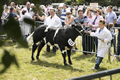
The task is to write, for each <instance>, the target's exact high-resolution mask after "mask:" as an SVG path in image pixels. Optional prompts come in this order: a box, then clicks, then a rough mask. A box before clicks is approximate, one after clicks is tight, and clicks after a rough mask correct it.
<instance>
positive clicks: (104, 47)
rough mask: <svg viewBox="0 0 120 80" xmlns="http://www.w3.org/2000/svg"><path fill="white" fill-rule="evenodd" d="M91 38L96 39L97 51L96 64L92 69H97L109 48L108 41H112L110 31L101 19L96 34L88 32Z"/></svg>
mask: <svg viewBox="0 0 120 80" xmlns="http://www.w3.org/2000/svg"><path fill="white" fill-rule="evenodd" d="M88 33H89V34H90V35H91V36H96V37H98V38H99V39H98V51H97V59H96V64H95V66H94V67H93V68H92V69H93V70H94V69H99V68H100V67H99V65H100V63H101V62H102V60H103V58H104V57H106V55H107V52H108V49H109V47H110V41H111V40H112V35H111V33H110V31H109V30H108V29H107V28H106V27H105V20H104V19H101V20H100V21H99V28H98V29H97V30H96V32H88Z"/></svg>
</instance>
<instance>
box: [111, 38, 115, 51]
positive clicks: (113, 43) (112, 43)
mask: <svg viewBox="0 0 120 80" xmlns="http://www.w3.org/2000/svg"><path fill="white" fill-rule="evenodd" d="M112 45H113V47H114V53H116V36H114V39H112V41H111V46H112Z"/></svg>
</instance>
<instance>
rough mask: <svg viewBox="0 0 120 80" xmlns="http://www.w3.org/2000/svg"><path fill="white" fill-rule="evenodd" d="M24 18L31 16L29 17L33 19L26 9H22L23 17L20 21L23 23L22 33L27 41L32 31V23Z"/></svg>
mask: <svg viewBox="0 0 120 80" xmlns="http://www.w3.org/2000/svg"><path fill="white" fill-rule="evenodd" d="M24 18H29V19H32V17H31V15H30V14H29V13H27V11H26V10H23V11H22V17H21V18H20V19H19V21H20V23H21V32H22V35H23V37H24V39H25V41H26V42H27V40H26V39H27V37H28V35H29V33H30V32H31V25H30V24H28V23H26V22H24Z"/></svg>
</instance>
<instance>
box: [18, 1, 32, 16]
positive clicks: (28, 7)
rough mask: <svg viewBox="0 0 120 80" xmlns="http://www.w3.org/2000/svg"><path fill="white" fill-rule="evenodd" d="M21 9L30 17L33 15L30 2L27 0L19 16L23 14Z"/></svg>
mask: <svg viewBox="0 0 120 80" xmlns="http://www.w3.org/2000/svg"><path fill="white" fill-rule="evenodd" d="M23 10H26V13H28V14H29V15H30V16H31V17H33V15H34V12H33V11H32V8H31V5H30V2H27V3H26V7H25V8H23V9H22V10H21V12H20V16H22V15H23V14H22V11H23Z"/></svg>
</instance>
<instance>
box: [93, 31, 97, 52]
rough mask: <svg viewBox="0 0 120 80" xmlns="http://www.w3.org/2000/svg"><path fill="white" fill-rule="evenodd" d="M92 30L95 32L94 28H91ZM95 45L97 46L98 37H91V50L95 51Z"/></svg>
mask: <svg viewBox="0 0 120 80" xmlns="http://www.w3.org/2000/svg"><path fill="white" fill-rule="evenodd" d="M92 32H95V30H93V31H92ZM97 47H98V38H97V37H92V50H93V52H97Z"/></svg>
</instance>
